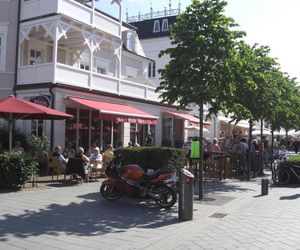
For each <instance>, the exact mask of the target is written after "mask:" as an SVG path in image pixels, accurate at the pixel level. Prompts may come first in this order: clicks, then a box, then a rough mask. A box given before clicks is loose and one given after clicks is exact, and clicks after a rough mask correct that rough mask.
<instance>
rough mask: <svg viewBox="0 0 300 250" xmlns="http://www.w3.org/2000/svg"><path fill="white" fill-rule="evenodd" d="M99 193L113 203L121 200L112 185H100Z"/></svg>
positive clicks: (117, 191)
mask: <svg viewBox="0 0 300 250" xmlns="http://www.w3.org/2000/svg"><path fill="white" fill-rule="evenodd" d="M100 193H101V194H102V196H103V197H104V198H105V199H106V200H109V201H115V200H118V199H120V198H121V193H120V192H119V190H118V189H117V188H116V187H115V186H113V185H108V184H102V185H101V187H100Z"/></svg>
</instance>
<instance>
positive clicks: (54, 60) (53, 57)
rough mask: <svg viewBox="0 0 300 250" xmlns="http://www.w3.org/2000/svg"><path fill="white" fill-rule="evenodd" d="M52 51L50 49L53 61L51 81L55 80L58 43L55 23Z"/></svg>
mask: <svg viewBox="0 0 300 250" xmlns="http://www.w3.org/2000/svg"><path fill="white" fill-rule="evenodd" d="M53 38H54V39H53V51H52V61H53V67H54V71H53V83H55V82H56V65H57V44H58V25H55V31H54V35H53Z"/></svg>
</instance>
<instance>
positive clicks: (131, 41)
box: [127, 35, 135, 51]
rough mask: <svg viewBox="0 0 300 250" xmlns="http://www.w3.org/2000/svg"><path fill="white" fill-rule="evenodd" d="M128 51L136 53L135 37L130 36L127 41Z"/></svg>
mask: <svg viewBox="0 0 300 250" xmlns="http://www.w3.org/2000/svg"><path fill="white" fill-rule="evenodd" d="M127 49H128V50H130V51H135V37H134V36H133V35H130V36H129V37H128V39H127Z"/></svg>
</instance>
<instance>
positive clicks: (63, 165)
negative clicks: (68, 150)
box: [52, 146, 68, 172]
mask: <svg viewBox="0 0 300 250" xmlns="http://www.w3.org/2000/svg"><path fill="white" fill-rule="evenodd" d="M52 156H53V157H54V159H55V158H57V159H58V162H59V166H60V169H61V171H62V172H65V170H66V165H67V163H68V158H65V157H64V156H63V154H62V153H61V146H56V147H55V152H54V153H53V154H52Z"/></svg>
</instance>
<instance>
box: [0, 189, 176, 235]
mask: <svg viewBox="0 0 300 250" xmlns="http://www.w3.org/2000/svg"><path fill="white" fill-rule="evenodd" d="M58 195H59V194H58ZM78 197H79V198H82V199H83V200H82V201H81V202H80V203H75V202H72V203H70V204H68V205H60V204H51V205H49V206H47V208H46V209H40V210H38V211H28V210H25V213H24V214H22V215H13V214H4V215H3V216H2V217H4V219H1V220H0V241H5V240H6V238H5V236H8V235H11V234H12V235H14V236H17V237H21V238H26V237H29V236H37V235H42V234H48V235H61V234H68V235H77V236H97V235H103V234H107V233H119V232H125V231H127V230H128V229H130V228H161V227H164V226H167V225H171V224H175V223H179V222H180V221H179V220H178V219H177V216H175V215H174V213H175V212H177V207H173V208H171V209H170V210H164V209H160V208H159V207H157V206H156V205H155V204H154V203H151V202H150V201H143V202H139V201H138V200H129V199H125V198H121V199H120V200H118V201H115V202H110V201H106V200H104V199H103V198H102V197H101V196H100V194H99V192H96V193H90V194H87V195H82V196H78Z"/></svg>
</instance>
